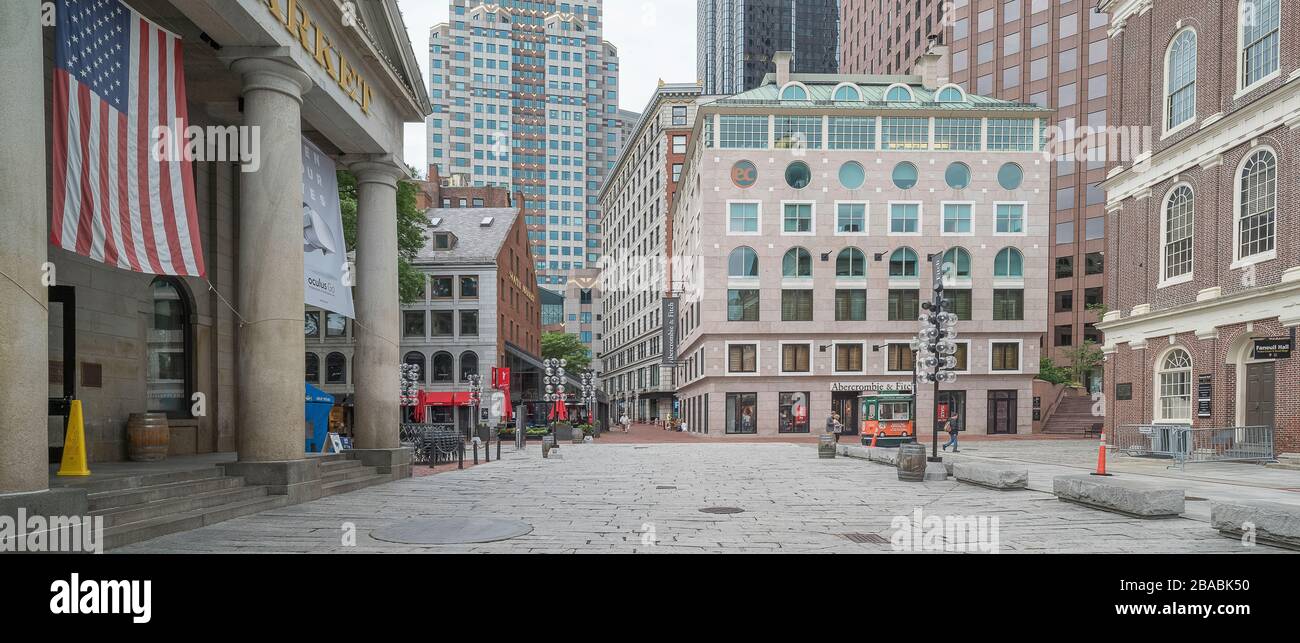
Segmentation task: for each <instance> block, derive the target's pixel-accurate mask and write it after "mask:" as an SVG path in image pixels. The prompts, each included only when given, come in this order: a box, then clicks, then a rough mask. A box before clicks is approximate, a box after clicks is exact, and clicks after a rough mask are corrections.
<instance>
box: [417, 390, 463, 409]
mask: <svg viewBox="0 0 1300 643" xmlns="http://www.w3.org/2000/svg"><path fill="white" fill-rule="evenodd" d="M420 406H471V404H470V403H469V393H468V392H464V393H460V392H456V393H452V392H440V391H420Z"/></svg>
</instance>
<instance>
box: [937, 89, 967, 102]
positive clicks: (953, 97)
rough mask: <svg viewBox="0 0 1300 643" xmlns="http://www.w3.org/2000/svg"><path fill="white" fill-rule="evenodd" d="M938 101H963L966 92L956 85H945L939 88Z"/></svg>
mask: <svg viewBox="0 0 1300 643" xmlns="http://www.w3.org/2000/svg"><path fill="white" fill-rule="evenodd" d="M939 102H940V103H964V102H966V94H965V93H964V92H962V90H961V88H960V87H958V86H956V85H945V86H944V87H943V88H941V89H940V90H939Z"/></svg>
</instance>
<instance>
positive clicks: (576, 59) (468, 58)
mask: <svg viewBox="0 0 1300 643" xmlns="http://www.w3.org/2000/svg"><path fill="white" fill-rule="evenodd" d="M603 14H604V11H603V2H602V0H574V1H572V2H552V1H545V0H542V1H530V2H522V1H519V0H498V1H496V2H491V3H488V2H484V1H483V0H451V12H450V17H451V19H450V22H449V23H444V24H439V25H435V26H434V27H433V28H432V29H431V30H430V34H429V36H430V38H429V59H430V65H429V66H430V91H431V94H432V98H433V104H434V105H435V107H434V113H433V115H432V116H430V117H429V120H428V136H429V146H428V148H429V155H428V156H429V165H436V166H438V171H439V173H440V174H441V175H442V176H443V177H444V178H445V180H447V181H448V182H450V183H453V184H459V185H471V186H476V185H500V186H509V187H511V188H512V189H513V190H514V191H516V192H522V193H523V194H524V200H525V202H524V221H525V223H526V225H527V229H528V238H529V243H530V245H531V250H532V253H533V259H534V261H535V262H536V270H537V274H538V282H539V284H540V285H541V286H543V287H546V288H551V289H554V290H563V289H564V287H565V284H567V283H568V281H569V278H570V276H571V275H572V274H574V273H575V272H578V271H583V270H586V269H590V268H593V267H594V266H595V265H596V264H597V263H598V262H599V261H600V238H601V234H600V233H601V231H600V227H599V225H598V220H599V218H600V208H599V204H598V203H597V194H599V192H600V186H601V183H602V182H603V180H604V176H605V172H606V171H607V170H608V166H609V164H611V163H613V160H614V157H615V156H617V155H618V150H619V148H620V145H621V141H620V122H619V114H618V50H617V49H616V48H615V47H614V46H613V45H611V44H610V43H608V42H606V41H604V40H603V39H602V38H601V32H602V27H603V20H604V15H603Z"/></svg>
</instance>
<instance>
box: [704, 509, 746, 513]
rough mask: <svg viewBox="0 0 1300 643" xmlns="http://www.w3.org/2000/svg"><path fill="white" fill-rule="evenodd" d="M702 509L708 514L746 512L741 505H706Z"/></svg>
mask: <svg viewBox="0 0 1300 643" xmlns="http://www.w3.org/2000/svg"><path fill="white" fill-rule="evenodd" d="M700 511H702V512H704V513H706V514H739V513H745V510H744V509H741V508H740V507H705V508H703V509H701V510H700Z"/></svg>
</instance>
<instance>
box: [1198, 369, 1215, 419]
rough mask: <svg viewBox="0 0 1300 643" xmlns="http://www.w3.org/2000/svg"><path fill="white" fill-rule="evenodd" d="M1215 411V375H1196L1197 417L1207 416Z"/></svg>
mask: <svg viewBox="0 0 1300 643" xmlns="http://www.w3.org/2000/svg"><path fill="white" fill-rule="evenodd" d="M1213 411H1214V375H1213V374H1211V373H1205V374H1202V375H1197V376H1196V417H1198V418H1207V417H1210V416H1211V415H1213Z"/></svg>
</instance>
